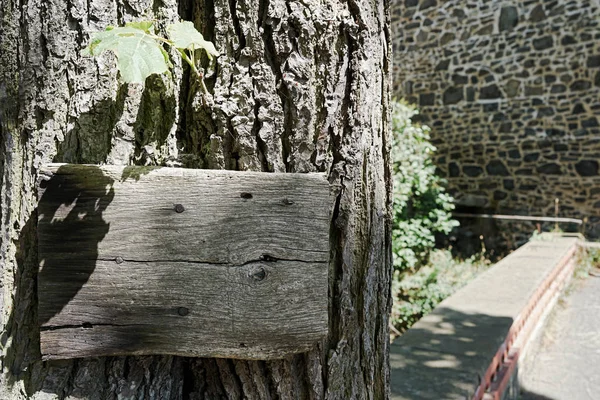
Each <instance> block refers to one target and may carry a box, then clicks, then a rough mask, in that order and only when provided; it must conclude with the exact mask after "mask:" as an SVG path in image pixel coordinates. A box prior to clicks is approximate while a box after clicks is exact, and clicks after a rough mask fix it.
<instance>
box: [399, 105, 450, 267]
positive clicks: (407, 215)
mask: <svg viewBox="0 0 600 400" xmlns="http://www.w3.org/2000/svg"><path fill="white" fill-rule="evenodd" d="M415 114H417V111H416V109H415V108H414V107H411V106H408V105H407V104H405V103H401V102H395V103H394V108H393V113H392V127H393V142H392V163H393V171H394V204H393V211H394V229H393V252H394V256H395V257H394V267H395V269H396V270H398V271H405V270H407V269H415V268H417V267H419V266H420V265H422V264H423V263H424V262H426V261H427V258H428V256H429V253H430V252H431V250H432V249H433V247H434V245H435V235H436V234H437V233H443V234H448V233H449V232H450V231H451V230H452V228H453V227H455V226H458V222H457V221H455V220H453V219H452V218H451V214H450V213H451V211H452V210H453V209H454V204H453V203H452V201H453V200H452V197H451V196H449V195H448V194H447V193H446V192H445V190H444V187H443V186H442V184H443V181H442V180H441V179H440V178H439V177H438V176H437V175H436V174H435V165H434V164H433V161H432V159H431V155H432V153H433V152H434V151H435V147H434V146H433V145H432V144H431V143H430V142H429V140H430V137H429V128H428V127H427V126H419V125H414V124H413V123H412V121H411V118H412V117H413V116H414V115H415Z"/></svg>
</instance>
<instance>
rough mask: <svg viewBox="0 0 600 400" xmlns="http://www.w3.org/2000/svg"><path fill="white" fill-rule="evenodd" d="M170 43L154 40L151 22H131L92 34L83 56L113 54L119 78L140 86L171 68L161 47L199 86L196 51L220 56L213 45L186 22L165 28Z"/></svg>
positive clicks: (192, 25)
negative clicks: (181, 61) (180, 62)
mask: <svg viewBox="0 0 600 400" xmlns="http://www.w3.org/2000/svg"><path fill="white" fill-rule="evenodd" d="M167 31H168V32H169V36H170V39H166V38H163V37H160V36H157V35H156V34H155V32H154V24H153V22H151V21H139V22H130V23H127V24H126V25H125V26H123V27H112V26H109V27H107V28H106V30H105V31H104V32H96V33H94V34H92V37H91V41H90V44H89V46H87V47H86V48H85V49H83V50H82V51H81V54H82V55H88V56H98V55H100V54H102V53H103V52H104V51H112V52H113V53H115V55H116V56H117V67H118V68H119V72H120V73H121V78H122V79H123V81H125V82H127V83H142V82H144V81H145V80H146V78H147V77H148V76H150V75H152V74H162V73H164V72H166V71H167V70H168V69H169V68H170V67H172V64H171V62H170V61H169V55H168V53H167V52H166V51H165V49H164V47H163V44H168V45H169V46H172V47H174V48H175V49H177V51H178V52H179V53H180V54H181V56H182V58H183V59H184V60H185V61H186V62H187V63H188V64H189V65H190V67H191V68H192V71H194V73H195V74H196V76H197V77H198V79H199V81H200V82H201V83H202V88H203V89H204V91H205V92H206V88H205V86H204V83H203V81H202V73H201V72H200V71H199V70H198V67H197V65H196V58H195V53H196V50H200V49H203V50H204V51H205V52H206V54H207V56H208V57H209V58H212V56H216V55H218V54H219V53H218V52H217V49H216V48H215V46H214V44H212V43H211V42H209V41H206V40H204V37H203V36H202V34H201V33H200V32H198V31H197V30H196V28H194V24H193V23H191V22H189V21H182V22H177V23H175V24H172V25H169V27H168V28H167Z"/></svg>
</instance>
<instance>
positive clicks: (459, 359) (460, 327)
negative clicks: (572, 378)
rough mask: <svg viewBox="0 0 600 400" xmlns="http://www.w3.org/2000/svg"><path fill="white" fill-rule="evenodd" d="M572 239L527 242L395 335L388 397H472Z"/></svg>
mask: <svg viewBox="0 0 600 400" xmlns="http://www.w3.org/2000/svg"><path fill="white" fill-rule="evenodd" d="M576 242H577V239H576V238H561V237H557V238H554V239H552V240H550V241H535V242H529V243H528V244H526V245H525V246H523V247H521V248H520V249H518V250H517V251H515V252H514V253H512V254H510V255H509V256H508V257H506V258H504V259H503V260H501V261H500V262H498V263H497V264H496V265H494V266H493V267H492V268H490V269H489V270H487V271H486V272H484V273H482V274H481V275H479V276H478V277H477V278H475V279H474V280H473V281H471V282H470V283H469V284H468V285H467V286H465V287H463V288H462V289H461V290H459V291H458V292H457V293H455V294H454V295H452V296H451V297H449V298H448V299H446V300H444V301H443V302H442V303H441V304H440V305H439V306H438V307H437V308H436V309H435V310H434V311H433V312H432V313H430V314H429V315H427V316H425V317H424V318H423V319H421V320H420V321H419V322H417V323H416V324H415V325H414V326H413V327H412V328H411V329H409V330H408V331H407V332H406V333H405V334H404V335H403V336H402V337H400V338H398V339H397V340H396V341H395V342H394V343H393V344H392V346H391V352H390V364H391V369H392V371H391V392H392V393H391V399H392V400H427V399H431V400H440V399H445V400H448V399H460V400H464V399H465V397H470V396H472V395H473V393H474V391H475V389H476V388H477V386H478V384H479V380H480V378H481V377H482V376H484V374H485V371H486V370H487V368H488V367H489V365H490V363H491V361H492V358H493V357H494V355H495V354H496V352H497V351H498V348H499V347H500V345H501V344H502V343H503V342H504V340H505V339H506V336H507V333H508V332H509V329H510V328H511V326H512V324H513V322H514V321H515V318H516V317H517V316H518V315H519V314H520V313H521V311H522V310H523V309H524V307H525V306H526V305H527V304H528V303H529V301H530V299H531V298H532V296H533V294H534V293H535V292H536V291H537V289H538V288H539V287H540V286H541V285H542V282H543V281H544V280H545V279H546V278H547V276H548V275H549V274H550V273H551V271H553V270H554V269H555V267H556V266H557V265H559V263H560V261H561V260H562V259H563V258H564V257H566V256H568V254H571V253H572V250H573V248H574V246H575V244H576ZM599 281H600V278H599ZM598 365H599V367H598V368H600V364H598ZM596 371H597V373H598V376H600V369H597V370H596ZM571 399H574V400H578V399H577V398H573V397H572V398H571ZM596 399H597V400H600V396H599V397H597V398H596Z"/></svg>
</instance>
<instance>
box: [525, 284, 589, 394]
mask: <svg viewBox="0 0 600 400" xmlns="http://www.w3.org/2000/svg"><path fill="white" fill-rule="evenodd" d="M540 336H541V337H540V338H539V339H538V340H537V341H536V342H535V343H532V344H531V345H532V347H531V349H530V350H531V353H529V354H530V356H529V357H528V359H527V360H526V362H525V363H524V365H523V367H522V371H521V372H522V379H523V381H522V389H523V394H522V397H521V399H523V400H533V399H552V400H588V399H589V400H598V399H600V277H593V276H590V277H589V278H587V279H586V280H584V281H578V282H575V284H574V288H573V289H572V292H571V293H570V294H569V295H565V296H564V298H563V300H561V302H560V304H559V305H558V306H557V307H556V309H555V310H554V312H553V313H552V315H551V316H550V317H549V321H548V324H547V325H546V327H545V328H544V332H543V333H542V335H540Z"/></svg>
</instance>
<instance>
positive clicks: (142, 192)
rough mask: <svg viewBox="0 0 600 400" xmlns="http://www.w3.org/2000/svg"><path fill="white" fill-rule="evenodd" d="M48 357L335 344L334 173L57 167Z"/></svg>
mask: <svg viewBox="0 0 600 400" xmlns="http://www.w3.org/2000/svg"><path fill="white" fill-rule="evenodd" d="M41 177H42V178H41V180H40V184H39V196H40V202H39V207H38V241H39V244H38V245H39V261H40V272H39V276H38V297H39V321H40V329H41V350H42V355H43V358H44V359H59V358H71V357H85V356H104V355H122V354H178V355H184V356H198V357H233V358H245V359H273V358H282V357H285V356H287V355H289V354H293V353H298V352H303V351H307V350H309V349H310V348H311V347H313V346H314V344H315V343H316V342H318V341H319V340H321V339H323V338H324V337H326V335H327V327H328V309H327V307H328V300H327V292H328V283H327V279H328V258H329V218H330V217H329V208H330V205H331V202H330V194H329V185H328V182H327V180H326V179H325V177H324V175H322V174H268V173H251V172H233V171H216V170H191V169H176V168H144V167H118V166H88V165H69V164H66V165H64V164H63V165H58V164H52V165H47V166H45V167H44V168H43V170H42V173H41Z"/></svg>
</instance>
